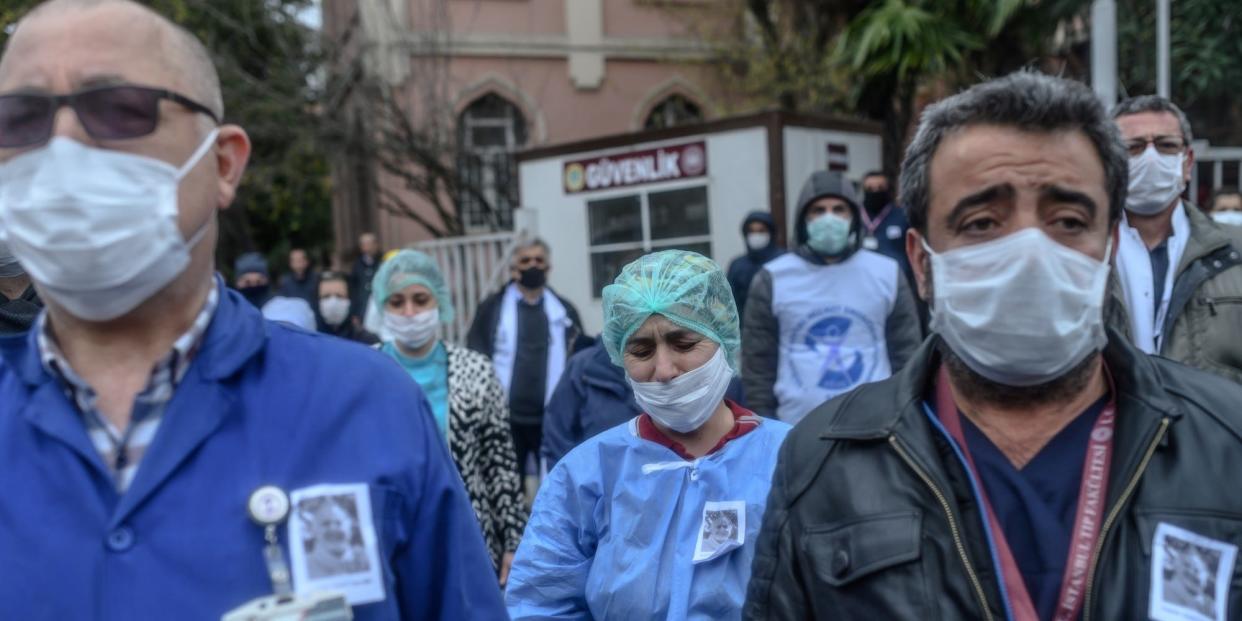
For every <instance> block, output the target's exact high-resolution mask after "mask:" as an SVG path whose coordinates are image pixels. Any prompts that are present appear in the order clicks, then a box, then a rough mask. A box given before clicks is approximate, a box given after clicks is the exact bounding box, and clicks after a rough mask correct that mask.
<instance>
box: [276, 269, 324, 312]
mask: <svg viewBox="0 0 1242 621" xmlns="http://www.w3.org/2000/svg"><path fill="white" fill-rule="evenodd" d="M276 295H281V296H284V297H287V298H301V299H303V300H306V303H307V304H310V307H311V308H312V309H314V308H319V272H316V271H315V270H309V269H308V270H306V274H305V275H303V276H302V277H301V278H298V277H296V276H294V275H293V273H292V272H290V273H288V274H285V277H284V278H282V279H281V280H280V288H279V289H278V290H277V291H276Z"/></svg>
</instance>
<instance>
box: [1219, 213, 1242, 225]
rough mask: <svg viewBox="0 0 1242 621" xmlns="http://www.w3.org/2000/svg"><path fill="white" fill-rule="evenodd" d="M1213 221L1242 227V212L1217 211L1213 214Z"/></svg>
mask: <svg viewBox="0 0 1242 621" xmlns="http://www.w3.org/2000/svg"><path fill="white" fill-rule="evenodd" d="M1212 219H1213V220H1215V221H1217V222H1219V223H1221V224H1231V225H1233V226H1242V211H1217V212H1214V213H1213V214H1212Z"/></svg>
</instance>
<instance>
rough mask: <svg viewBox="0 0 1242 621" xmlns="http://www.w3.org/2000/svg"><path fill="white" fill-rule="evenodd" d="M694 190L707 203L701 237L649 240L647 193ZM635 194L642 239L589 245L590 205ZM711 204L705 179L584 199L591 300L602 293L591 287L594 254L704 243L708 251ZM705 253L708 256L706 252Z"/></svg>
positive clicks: (592, 282)
mask: <svg viewBox="0 0 1242 621" xmlns="http://www.w3.org/2000/svg"><path fill="white" fill-rule="evenodd" d="M695 188H703V194H704V196H705V198H706V200H707V232H706V233H704V234H702V235H688V236H682V237H668V238H661V239H652V238H651V202H650V200H649V196H650V195H651V194H662V193H664V192H675V191H677V190H690V189H695ZM635 194H637V195H638V205H639V215H640V219H641V223H642V224H641V226H642V239H641V240H640V241H630V242H612V243H608V244H590V239H591V214H590V211H591V203H596V202H600V201H606V200H612V199H616V198H625V197H627V196H634V195H635ZM711 204H712V197H711V184H709V183H707V180H706V179H699V180H696V182H693V183H685V182H683V183H677V184H675V185H664V184H660V185H652V186H639V187H629V188H621V189H618V190H617V191H615V192H609V193H607V194H602V193H601V194H600V195H598V196H592V197H590V198H588V199H586V202H585V203H583V206H584V207H585V208H586V210H587V217H586V223H587V232H586V233H587V234H586V239H587V240H588V246H587V260H588V261H589V262H590V264H589V268H588V270H587V271H588V273H589V274H590V279H591V296H592V298H593V299H596V300H598V299H600V297H601V295H600V292H601V291H602V290H603V287H599V288H598V289H597V288H596V286H595V263H594V260H595V255H597V254H603V253H608V252H621V251H625V250H641V251H642V252H643V253H644V254H645V253H648V252H651V251H652V250H653V249H656V248H658V249H665V248H669V247H673V246H686V245H690V244H707V245H708V247H709V248H710V247H711V244H712V234H711V231H712V210H711ZM708 254H709V255H710V252H709V253H708ZM605 284H607V283H605Z"/></svg>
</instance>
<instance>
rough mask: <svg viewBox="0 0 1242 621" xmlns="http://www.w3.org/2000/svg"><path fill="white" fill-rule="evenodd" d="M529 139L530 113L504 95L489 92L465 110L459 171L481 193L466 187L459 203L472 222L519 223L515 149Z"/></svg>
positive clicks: (461, 120)
mask: <svg viewBox="0 0 1242 621" xmlns="http://www.w3.org/2000/svg"><path fill="white" fill-rule="evenodd" d="M525 144H526V119H525V117H523V116H522V112H521V110H518V107H517V106H515V105H513V103H512V102H510V101H509V100H507V99H505V98H504V97H501V96H500V95H497V94H495V93H488V94H486V95H483V96H482V97H479V98H478V99H476V100H474V101H473V102H472V103H471V104H470V105H469V106H466V109H465V110H463V111H462V113H461V117H460V118H459V119H458V123H457V147H458V148H457V152H458V163H457V171H458V175H459V176H460V177H461V182H462V183H463V185H465V186H467V187H472V188H474V189H476V190H478V193H479V195H481V196H479V195H476V194H474V193H472V192H463V193H462V196H461V204H460V205H458V209H459V215H460V217H461V218H462V222H463V223H464V224H465V225H466V227H467V228H470V229H476V230H477V229H485V228H491V227H492V225H493V223H495V224H498V225H499V226H500V228H502V229H510V228H513V208H514V207H515V206H516V205H517V202H518V194H517V162H516V161H515V160H514V157H513V154H514V153H515V152H516V151H517V150H518V149H520V148H521V147H522V146H523V145H525ZM489 206H490V207H491V208H492V209H494V210H495V213H494V214H492V213H489Z"/></svg>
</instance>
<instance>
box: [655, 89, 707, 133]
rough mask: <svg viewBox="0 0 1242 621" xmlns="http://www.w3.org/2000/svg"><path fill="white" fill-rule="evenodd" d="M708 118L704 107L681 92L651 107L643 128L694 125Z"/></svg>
mask: <svg viewBox="0 0 1242 621" xmlns="http://www.w3.org/2000/svg"><path fill="white" fill-rule="evenodd" d="M704 120H706V118H705V116H704V115H703V107H702V106H700V105H699V104H698V103H696V102H695V101H694V100H692V99H690V98H689V97H686V96H685V95H682V94H680V93H673V94H672V95H669V96H667V97H665V98H664V99H662V100H660V102H659V103H657V104H656V105H654V106H652V107H651V112H649V113H648V114H647V119H646V120H645V121H643V129H663V128H665V127H677V126H680V125H692V124H694V123H702V122H703V121H704Z"/></svg>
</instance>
